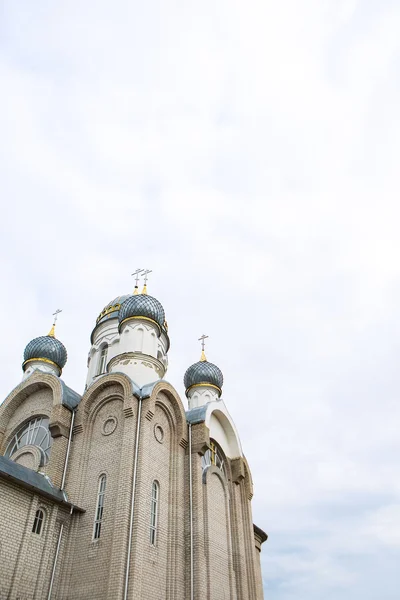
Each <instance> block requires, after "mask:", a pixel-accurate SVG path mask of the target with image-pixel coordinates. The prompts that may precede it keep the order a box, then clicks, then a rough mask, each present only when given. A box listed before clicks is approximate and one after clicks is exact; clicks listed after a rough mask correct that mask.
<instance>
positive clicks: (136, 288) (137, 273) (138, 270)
mask: <svg viewBox="0 0 400 600" xmlns="http://www.w3.org/2000/svg"><path fill="white" fill-rule="evenodd" d="M142 271H144V269H136V271H135V272H134V273H132V277H134V278H135V289H134V291H133V293H134V295H135V296H137V295H138V293H139V286H138V283H139V277H140V273H141V272H142Z"/></svg>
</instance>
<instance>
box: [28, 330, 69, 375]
mask: <svg viewBox="0 0 400 600" xmlns="http://www.w3.org/2000/svg"><path fill="white" fill-rule="evenodd" d="M35 358H36V359H38V360H50V361H51V362H53V363H55V364H56V365H57V366H58V367H59V368H60V369H62V368H63V367H65V364H66V362H67V350H66V348H65V346H64V344H63V343H62V342H60V340H57V338H55V337H53V336H51V335H43V336H41V337H38V338H35V339H34V340H32V341H31V342H29V344H28V345H27V346H26V348H25V351H24V363H23V365H22V366H24V365H25V363H26V362H27V361H28V360H33V359H35Z"/></svg>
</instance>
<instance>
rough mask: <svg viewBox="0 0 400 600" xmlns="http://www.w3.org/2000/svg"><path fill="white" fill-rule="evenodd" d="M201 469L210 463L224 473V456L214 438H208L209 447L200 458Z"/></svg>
mask: <svg viewBox="0 0 400 600" xmlns="http://www.w3.org/2000/svg"><path fill="white" fill-rule="evenodd" d="M201 462H202V465H203V470H204V469H205V468H206V467H209V466H210V465H214V466H215V467H218V469H220V470H221V471H222V472H223V473H224V474H225V466H224V457H223V454H222V451H221V450H220V448H219V446H218V444H217V443H216V442H214V440H210V448H209V450H207V451H206V452H205V454H204V456H203V457H202V459H201Z"/></svg>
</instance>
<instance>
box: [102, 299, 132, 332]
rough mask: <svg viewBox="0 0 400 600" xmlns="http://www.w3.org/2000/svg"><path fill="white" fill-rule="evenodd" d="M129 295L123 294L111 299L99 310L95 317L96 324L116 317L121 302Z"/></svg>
mask: <svg viewBox="0 0 400 600" xmlns="http://www.w3.org/2000/svg"><path fill="white" fill-rule="evenodd" d="M129 297H130V294H125V296H117V297H116V298H114V300H111V302H109V303H108V304H107V305H106V306H105V307H104V308H103V310H102V311H101V313H100V314H99V316H98V317H97V319H96V325H100V323H104V322H105V321H107V320H108V319H116V318H118V313H119V309H120V308H121V304H122V303H123V302H125V300H127V299H128V298H129Z"/></svg>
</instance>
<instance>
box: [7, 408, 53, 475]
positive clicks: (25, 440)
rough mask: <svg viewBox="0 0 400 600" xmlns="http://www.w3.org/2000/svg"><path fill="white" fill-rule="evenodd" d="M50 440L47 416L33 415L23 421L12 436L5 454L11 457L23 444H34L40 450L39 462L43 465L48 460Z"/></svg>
mask: <svg viewBox="0 0 400 600" xmlns="http://www.w3.org/2000/svg"><path fill="white" fill-rule="evenodd" d="M52 442H53V438H52V437H51V435H50V431H49V419H48V418H47V417H35V418H34V419H31V420H30V421H28V423H25V425H23V426H22V427H21V428H20V429H19V430H18V431H17V433H16V434H15V435H14V436H13V438H12V439H11V441H10V443H9V444H8V446H7V449H6V452H5V456H7V457H9V458H11V457H12V455H13V454H15V452H17V450H19V449H20V448H22V447H23V446H36V447H37V448H39V450H40V452H41V461H40V464H41V465H45V464H46V463H47V462H48V460H49V456H50V448H51V444H52Z"/></svg>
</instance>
